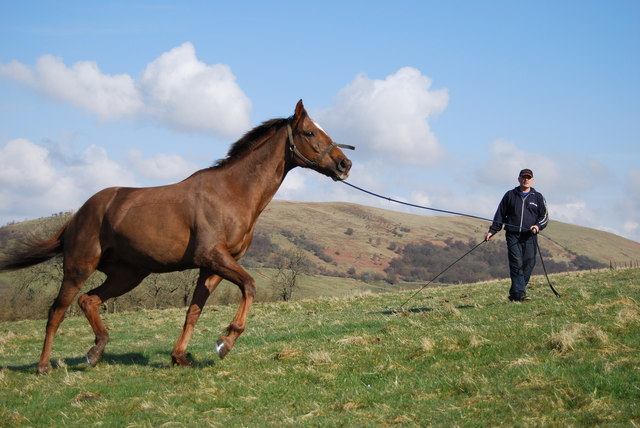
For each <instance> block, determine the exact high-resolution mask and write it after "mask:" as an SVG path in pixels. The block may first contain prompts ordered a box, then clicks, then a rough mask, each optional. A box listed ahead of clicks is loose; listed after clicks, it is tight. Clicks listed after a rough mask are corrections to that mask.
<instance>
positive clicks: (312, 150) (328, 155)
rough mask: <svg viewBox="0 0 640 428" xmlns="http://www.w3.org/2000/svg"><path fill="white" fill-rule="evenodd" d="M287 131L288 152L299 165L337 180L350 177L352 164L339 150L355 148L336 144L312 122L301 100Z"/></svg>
mask: <svg viewBox="0 0 640 428" xmlns="http://www.w3.org/2000/svg"><path fill="white" fill-rule="evenodd" d="M287 129H288V133H289V149H290V150H291V152H292V153H293V155H294V156H293V157H294V159H295V161H296V162H297V164H298V166H302V167H307V168H311V169H314V170H316V171H318V172H320V173H321V174H324V175H326V176H328V177H331V178H333V180H334V181H338V180H346V179H347V178H348V177H349V170H350V169H351V161H350V160H349V158H348V157H347V156H345V154H344V153H343V152H342V150H340V148H343V149H350V150H354V149H355V147H353V146H349V145H346V144H338V143H336V142H334V141H333V140H332V139H331V137H330V136H329V134H327V132H326V131H325V130H324V129H322V128H321V127H320V125H318V124H317V123H316V122H314V121H313V120H311V118H310V117H309V115H308V114H307V111H306V110H305V108H304V105H303V104H302V100H300V101H298V104H297V105H296V111H295V113H294V115H293V116H291V118H290V120H289V124H288V125H287Z"/></svg>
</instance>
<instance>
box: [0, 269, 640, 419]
mask: <svg viewBox="0 0 640 428" xmlns="http://www.w3.org/2000/svg"><path fill="white" fill-rule="evenodd" d="M552 281H553V282H554V283H556V285H557V287H558V289H559V290H560V291H561V292H562V293H563V296H562V298H555V297H553V295H551V294H550V293H548V292H547V290H545V289H544V288H540V286H538V285H536V286H535V287H534V288H533V290H532V291H533V292H532V295H533V296H534V298H533V300H531V301H530V302H526V303H511V302H508V301H507V300H506V299H505V298H504V292H505V290H506V288H507V287H508V285H507V281H492V282H486V283H481V284H462V285H452V286H449V287H437V288H429V289H425V290H424V291H423V292H422V293H421V294H420V295H418V296H416V297H415V298H414V299H413V300H411V301H410V303H409V304H408V305H406V306H405V308H404V309H405V310H404V311H398V309H399V307H400V305H401V304H402V303H403V302H405V301H406V299H407V298H408V297H409V296H410V293H408V292H403V293H384V294H361V295H357V296H351V297H346V298H323V299H313V300H304V301H300V302H286V303H284V302H281V303H257V304H255V305H254V306H253V308H252V310H251V312H250V315H249V321H248V325H247V330H246V331H245V332H244V334H243V335H242V336H241V337H240V339H239V340H238V342H237V343H236V346H235V348H234V349H233V350H232V351H231V353H230V354H229V355H228V356H227V357H226V358H225V359H224V360H222V361H220V360H218V359H217V358H216V357H215V351H214V344H215V340H216V339H217V337H218V335H219V332H220V331H222V329H223V328H224V327H226V325H227V324H228V322H229V321H230V320H231V318H232V317H233V314H234V312H235V310H236V307H235V306H223V307H216V308H215V309H213V308H207V309H206V310H205V311H204V312H203V315H202V317H201V318H200V321H199V323H198V325H197V327H196V329H195V331H194V334H193V338H192V341H191V343H190V346H189V348H188V351H189V352H190V355H191V358H192V360H193V363H194V367H193V368H188V369H182V368H174V369H172V368H170V365H169V364H170V360H171V358H170V353H171V350H172V347H173V344H174V342H175V340H176V338H177V336H178V334H179V332H180V328H181V326H182V323H183V320H184V311H183V310H182V309H169V310H153V311H140V312H135V313H123V314H106V315H105V316H104V318H105V323H106V325H107V326H108V328H109V333H110V335H111V342H110V343H109V345H108V346H107V349H106V353H105V357H104V359H103V361H102V362H100V363H99V364H98V365H97V366H96V367H93V368H92V367H88V365H87V363H86V361H85V358H84V353H85V352H86V351H87V349H88V348H89V347H90V346H91V345H92V344H93V335H92V334H91V329H90V327H89V325H88V324H87V322H86V320H85V319H84V318H83V317H71V318H69V319H67V320H65V322H64V323H63V324H62V326H61V329H60V331H59V334H58V336H57V337H56V340H55V342H54V346H53V353H52V363H53V366H54V369H53V370H52V373H51V374H50V375H48V376H44V377H38V376H36V375H35V364H36V362H37V361H38V357H39V352H40V347H41V344H42V342H41V341H42V337H43V333H44V324H43V323H42V321H21V322H0V385H1V386H2V387H0V420H2V421H3V422H2V423H0V425H6V426H36V427H38V426H93V425H103V426H193V425H194V424H195V425H198V426H248V427H289V426H290V427H318V426H438V427H440V426H442V427H449V426H461V427H478V426H518V427H520V426H554V427H566V426H580V427H583V426H620V427H622V426H628V427H635V426H638V425H639V424H640V371H638V367H640V306H639V304H638V302H640V287H639V284H640V270H639V269H624V270H617V271H608V270H607V271H599V272H578V273H569V274H558V275H553V276H552ZM542 287H544V285H542Z"/></svg>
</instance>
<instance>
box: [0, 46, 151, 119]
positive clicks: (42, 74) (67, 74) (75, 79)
mask: <svg viewBox="0 0 640 428" xmlns="http://www.w3.org/2000/svg"><path fill="white" fill-rule="evenodd" d="M0 74H4V75H6V76H7V77H10V78H13V79H15V80H17V81H19V82H22V83H25V84H27V85H29V86H31V87H32V88H33V89H35V90H36V91H38V92H39V93H41V94H43V95H45V96H47V97H50V98H53V99H54V100H56V101H61V102H66V103H70V104H72V105H74V106H76V107H80V108H82V109H85V110H87V111H89V112H90V113H92V114H95V115H96V116H98V117H99V118H100V119H103V120H109V119H115V118H119V117H130V116H133V115H135V114H137V113H138V112H139V111H140V109H141V108H142V100H141V98H140V94H139V93H138V91H137V90H136V88H135V83H134V81H133V79H132V78H131V77H130V76H128V75H126V74H120V75H115V76H108V75H105V74H102V72H101V71H100V69H99V68H98V65H97V64H96V63H95V62H91V61H80V62H77V63H75V64H74V65H72V66H71V67H67V66H66V65H65V64H64V63H63V62H62V59H61V58H56V57H54V56H51V55H45V56H43V57H41V58H40V59H38V62H37V64H36V66H35V68H34V69H33V70H31V69H30V68H29V67H27V66H25V65H23V64H20V63H18V62H16V61H13V62H11V63H10V64H9V65H8V66H0Z"/></svg>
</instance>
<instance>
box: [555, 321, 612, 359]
mask: <svg viewBox="0 0 640 428" xmlns="http://www.w3.org/2000/svg"><path fill="white" fill-rule="evenodd" d="M608 340H609V337H608V336H607V334H606V333H605V332H604V331H602V330H600V329H599V328H598V327H593V326H590V325H587V324H580V323H576V324H571V325H568V326H567V327H565V328H563V329H562V330H561V331H559V332H555V333H552V334H551V335H550V336H549V338H548V339H547V345H548V346H549V347H550V348H551V349H553V350H554V351H557V352H560V353H567V352H569V351H573V350H574V349H575V346H576V345H578V344H581V343H590V344H593V345H596V346H602V345H604V344H606V343H607V342H608Z"/></svg>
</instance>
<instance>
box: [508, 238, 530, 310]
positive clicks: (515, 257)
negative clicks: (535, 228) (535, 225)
mask: <svg viewBox="0 0 640 428" xmlns="http://www.w3.org/2000/svg"><path fill="white" fill-rule="evenodd" d="M506 235H507V253H508V255H509V272H510V274H511V289H509V299H511V300H520V299H522V298H523V297H524V296H526V295H527V284H528V283H529V278H531V272H533V267H534V266H535V265H536V254H537V253H536V241H535V240H536V239H537V237H536V236H535V235H532V234H531V233H530V232H524V233H512V232H507V234H506Z"/></svg>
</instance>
